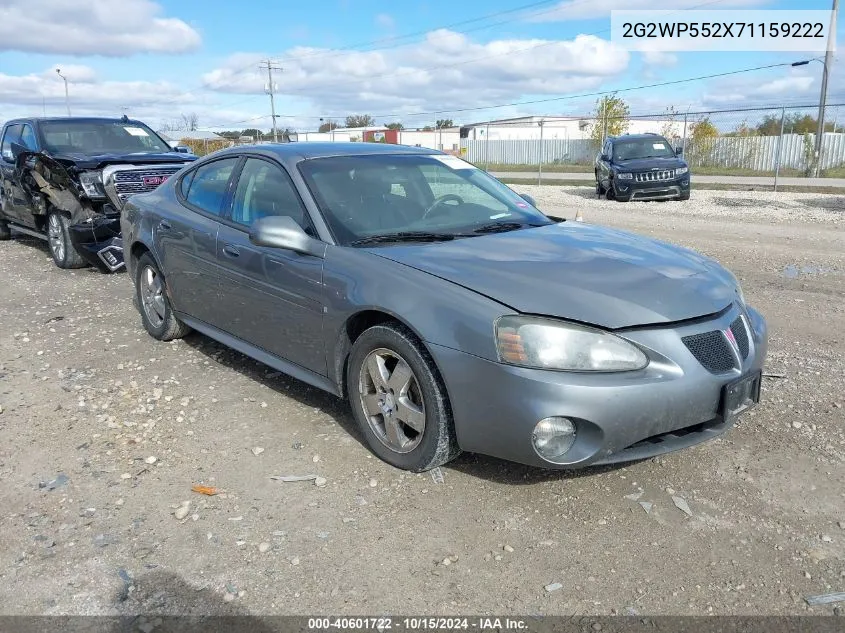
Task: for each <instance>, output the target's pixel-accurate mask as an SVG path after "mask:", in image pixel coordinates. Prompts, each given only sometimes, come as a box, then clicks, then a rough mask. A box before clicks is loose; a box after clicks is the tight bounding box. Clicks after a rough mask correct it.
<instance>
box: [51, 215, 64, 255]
mask: <svg viewBox="0 0 845 633" xmlns="http://www.w3.org/2000/svg"><path fill="white" fill-rule="evenodd" d="M47 240H48V242H49V244H50V251H51V252H52V253H53V257H54V259H55V260H56V261H57V262H61V261H64V259H65V239H64V229H63V228H62V220H61V218H60V217H59V216H58V214H56V213H52V214H50V219H49V220H47Z"/></svg>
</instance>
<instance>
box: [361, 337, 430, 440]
mask: <svg viewBox="0 0 845 633" xmlns="http://www.w3.org/2000/svg"><path fill="white" fill-rule="evenodd" d="M358 393H359V396H360V398H361V407H362V409H363V411H364V415H365V416H366V417H367V421H368V423H369V425H370V428H371V429H372V431H373V433H374V434H375V436H376V437H377V438H378V439H379V441H381V443H382V444H384V445H385V446H387V447H388V448H389V449H390V450H392V451H394V452H396V453H409V452H411V451H412V450H414V449H415V448H416V447H417V446H419V444H420V442H421V441H422V437H423V432H424V431H425V402H424V401H423V397H422V390H421V389H420V385H419V382H418V380H417V377H416V375H415V374H414V371H413V370H412V369H411V366H410V365H409V364H408V362H407V361H406V360H405V359H404V358H402V356H400V355H399V354H397V353H396V352H394V351H392V350H389V349H386V348H380V349H376V350H373V351H372V352H370V353H369V354H368V355H367V358H366V359H365V360H364V363H363V364H362V366H361V371H360V375H359V380H358Z"/></svg>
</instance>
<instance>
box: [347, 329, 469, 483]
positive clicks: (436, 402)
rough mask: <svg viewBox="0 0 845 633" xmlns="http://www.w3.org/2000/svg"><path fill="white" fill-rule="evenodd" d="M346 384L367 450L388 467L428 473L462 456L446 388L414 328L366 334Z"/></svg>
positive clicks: (359, 342) (358, 344) (351, 359)
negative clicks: (365, 440)
mask: <svg viewBox="0 0 845 633" xmlns="http://www.w3.org/2000/svg"><path fill="white" fill-rule="evenodd" d="M397 371H398V372H399V374H398V376H399V377H397ZM374 375H375V376H376V378H375V379H374V378H373V376H374ZM346 384H347V395H348V396H349V402H350V405H351V407H352V412H353V414H354V416H355V419H356V420H357V421H358V424H359V425H360V427H361V432H362V433H363V434H364V437H365V438H366V439H367V444H369V446H370V449H371V450H372V451H373V453H375V454H376V455H377V456H378V457H379V458H381V459H382V460H384V461H385V462H387V463H388V464H391V465H393V466H395V467H397V468H401V469H403V470H410V471H413V472H422V471H426V470H430V469H432V468H435V467H437V466H442V465H443V464H446V463H447V462H450V461H452V460H453V459H455V458H456V457H457V456H458V455H460V453H461V450H460V448H459V447H458V441H457V438H456V436H455V425H454V421H453V419H452V408H451V406H450V404H449V397H448V394H447V393H446V387H445V385H444V384H443V380H442V379H441V377H440V374H439V372H438V371H437V368H436V367H435V365H434V361H433V360H432V358H431V356H430V355H429V353H428V351H427V350H426V349H425V348H424V347H423V346H422V345H421V344H420V342H419V341H418V339H417V337H416V336H414V334H413V333H412V332H411V331H410V330H409V329H408V328H406V327H404V326H402V325H400V324H384V325H376V326H374V327H372V328H370V329H368V330H366V331H365V332H364V333H363V334H361V335H360V336H359V337H358V339H357V340H356V341H355V344H354V345H353V346H352V351H351V352H350V355H349V363H348V366H347V375H346ZM365 402H368V404H366V405H365ZM365 407H368V408H366V409H365ZM374 411H375V413H373V412H374ZM403 418H404V419H403ZM409 422H410V424H409ZM412 424H413V426H411V425H412Z"/></svg>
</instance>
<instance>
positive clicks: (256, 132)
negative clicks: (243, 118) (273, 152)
mask: <svg viewBox="0 0 845 633" xmlns="http://www.w3.org/2000/svg"><path fill="white" fill-rule="evenodd" d="M262 134H264V133H263V132H262V131H261V130H259V129H256V128H254V127H249V128H247V129H245V130H241V132H240V136H251V137H252V138H259V137H260V136H261V135H262Z"/></svg>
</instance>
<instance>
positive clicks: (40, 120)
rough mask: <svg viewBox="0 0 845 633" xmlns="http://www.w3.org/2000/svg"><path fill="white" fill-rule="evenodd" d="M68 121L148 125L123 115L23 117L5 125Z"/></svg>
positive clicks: (10, 120) (9, 121) (11, 120)
mask: <svg viewBox="0 0 845 633" xmlns="http://www.w3.org/2000/svg"><path fill="white" fill-rule="evenodd" d="M66 121H73V122H74V123H79V122H81V123H133V124H140V125H147V124H146V123H144V122H143V121H138V120H136V119H123V118H121V117H88V116H57V117H21V118H19V119H9V120H8V121H6V123H5V125H10V124H13V123H64V122H66ZM148 127H149V126H148Z"/></svg>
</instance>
